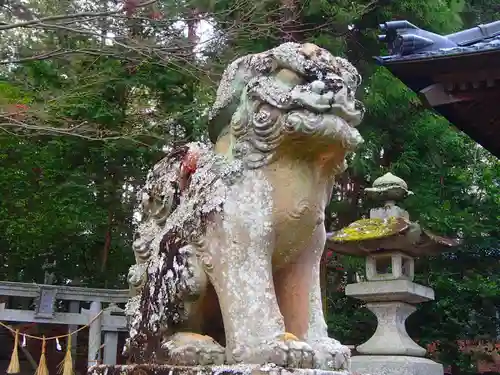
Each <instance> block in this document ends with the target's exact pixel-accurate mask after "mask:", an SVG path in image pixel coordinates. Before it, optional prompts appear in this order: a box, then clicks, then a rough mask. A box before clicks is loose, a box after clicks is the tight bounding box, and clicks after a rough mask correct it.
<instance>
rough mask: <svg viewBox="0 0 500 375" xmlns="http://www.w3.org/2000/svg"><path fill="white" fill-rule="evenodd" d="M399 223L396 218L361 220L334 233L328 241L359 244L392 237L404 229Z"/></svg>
mask: <svg viewBox="0 0 500 375" xmlns="http://www.w3.org/2000/svg"><path fill="white" fill-rule="evenodd" d="M399 221H400V220H398V219H397V218H396V217H390V218H387V219H380V218H373V219H361V220H358V221H355V222H354V223H352V224H350V225H348V226H347V227H345V228H342V229H341V230H339V231H337V232H334V233H333V234H332V235H331V236H330V237H329V238H328V240H329V241H332V242H358V241H366V240H374V239H378V238H384V237H390V236H393V235H395V234H397V233H400V232H401V230H402V229H404V228H402V226H401V225H400V224H401V223H400V222H399Z"/></svg>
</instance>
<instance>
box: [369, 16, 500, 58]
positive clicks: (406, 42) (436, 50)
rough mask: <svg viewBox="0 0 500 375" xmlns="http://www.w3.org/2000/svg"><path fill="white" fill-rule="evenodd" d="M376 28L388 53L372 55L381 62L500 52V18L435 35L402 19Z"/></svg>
mask: <svg viewBox="0 0 500 375" xmlns="http://www.w3.org/2000/svg"><path fill="white" fill-rule="evenodd" d="M380 30H381V31H382V32H383V33H384V34H383V35H379V40H380V41H383V42H385V43H387V45H388V47H389V53H390V56H380V57H377V58H376V59H377V60H378V62H379V63H381V64H382V65H384V63H389V62H398V61H408V60H426V59H434V58H442V57H448V56H456V55H467V54H473V53H484V52H490V51H500V21H496V22H491V23H489V24H486V25H479V26H476V27H473V28H471V29H467V30H463V31H459V32H457V33H453V34H449V35H439V34H435V33H433V32H430V31H427V30H424V29H420V28H419V27H417V26H415V25H413V24H411V23H410V22H408V21H404V20H402V21H389V22H385V23H384V24H381V25H380Z"/></svg>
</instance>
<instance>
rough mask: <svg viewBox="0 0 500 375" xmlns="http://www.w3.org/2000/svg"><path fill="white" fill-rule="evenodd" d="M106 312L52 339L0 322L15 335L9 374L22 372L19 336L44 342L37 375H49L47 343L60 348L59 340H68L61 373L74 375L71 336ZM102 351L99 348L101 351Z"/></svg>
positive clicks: (60, 365) (0, 324) (60, 368)
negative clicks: (52, 343) (51, 342)
mask: <svg viewBox="0 0 500 375" xmlns="http://www.w3.org/2000/svg"><path fill="white" fill-rule="evenodd" d="M103 312H104V310H101V311H100V312H99V314H97V315H96V316H94V317H93V318H92V319H91V320H90V321H89V322H88V323H87V324H86V325H84V326H82V327H80V328H78V329H76V330H74V331H73V332H69V333H66V334H64V335H58V336H51V337H45V336H42V337H40V336H34V335H29V334H26V333H22V332H20V330H19V329H14V328H12V327H10V326H9V325H7V324H5V323H2V322H0V327H4V328H6V329H8V330H9V331H10V332H11V333H12V334H13V335H14V349H13V351H12V355H11V360H10V364H9V368H8V369H7V374H18V373H19V372H20V366H19V353H18V346H19V336H20V335H22V336H23V340H24V338H30V339H35V340H40V341H42V351H41V354H40V361H39V362H38V368H37V369H36V372H35V375H49V370H48V368H47V358H46V347H47V341H50V340H56V345H58V346H59V347H60V344H59V339H64V338H67V341H66V355H65V356H64V359H63V361H62V362H61V363H60V364H59V366H58V367H59V371H58V372H59V373H60V374H61V375H74V371H73V358H72V356H71V336H72V335H74V334H76V333H78V332H80V331H83V330H84V329H86V328H89V327H90V325H91V324H92V323H93V322H95V321H96V319H98V318H99V317H100V316H101V315H102V313H103ZM100 349H102V346H101V348H99V350H100Z"/></svg>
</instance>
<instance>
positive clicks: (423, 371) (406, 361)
mask: <svg viewBox="0 0 500 375" xmlns="http://www.w3.org/2000/svg"><path fill="white" fill-rule="evenodd" d="M351 366H352V367H351V368H352V372H353V373H355V374H356V373H359V374H363V375H364V374H371V375H443V373H444V369H443V365H441V364H439V363H436V362H434V361H431V360H430V359H427V358H419V357H408V356H388V355H384V356H378V355H359V356H355V357H352V361H351Z"/></svg>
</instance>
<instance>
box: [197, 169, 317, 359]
mask: <svg viewBox="0 0 500 375" xmlns="http://www.w3.org/2000/svg"><path fill="white" fill-rule="evenodd" d="M263 184H265V183H264V182H262V181H258V180H257V181H256V179H250V178H248V179H247V180H246V181H245V182H244V183H243V186H239V187H238V189H237V190H235V191H233V192H232V194H234V195H231V196H230V197H228V199H227V201H226V203H225V205H224V217H223V218H222V217H219V218H216V219H214V222H213V224H214V225H213V226H212V227H211V228H210V229H209V231H208V235H207V242H206V245H205V246H206V247H205V249H203V250H201V252H206V256H205V257H204V259H205V261H206V267H207V270H208V275H209V277H210V280H211V282H212V284H213V286H214V288H215V290H216V292H217V296H218V298H219V303H220V306H221V312H222V316H223V321H224V329H225V333H226V359H227V362H228V363H230V364H232V363H248V364H265V363H275V364H276V365H279V366H288V367H296V366H298V365H299V364H300V363H302V362H303V361H304V356H306V357H307V356H308V357H312V349H311V348H310V346H309V345H308V344H306V343H304V342H301V341H299V340H298V339H297V338H296V337H295V336H294V335H291V334H286V332H285V324H284V321H283V316H282V314H281V312H280V309H279V307H278V302H277V300H276V294H275V289H274V282H273V275H272V265H271V258H272V252H273V247H274V235H275V233H274V232H273V228H272V225H271V221H270V220H271V215H272V208H271V207H269V206H268V205H270V204H272V202H271V201H270V197H269V195H267V194H268V193H269V190H267V189H268V187H267V186H263Z"/></svg>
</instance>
